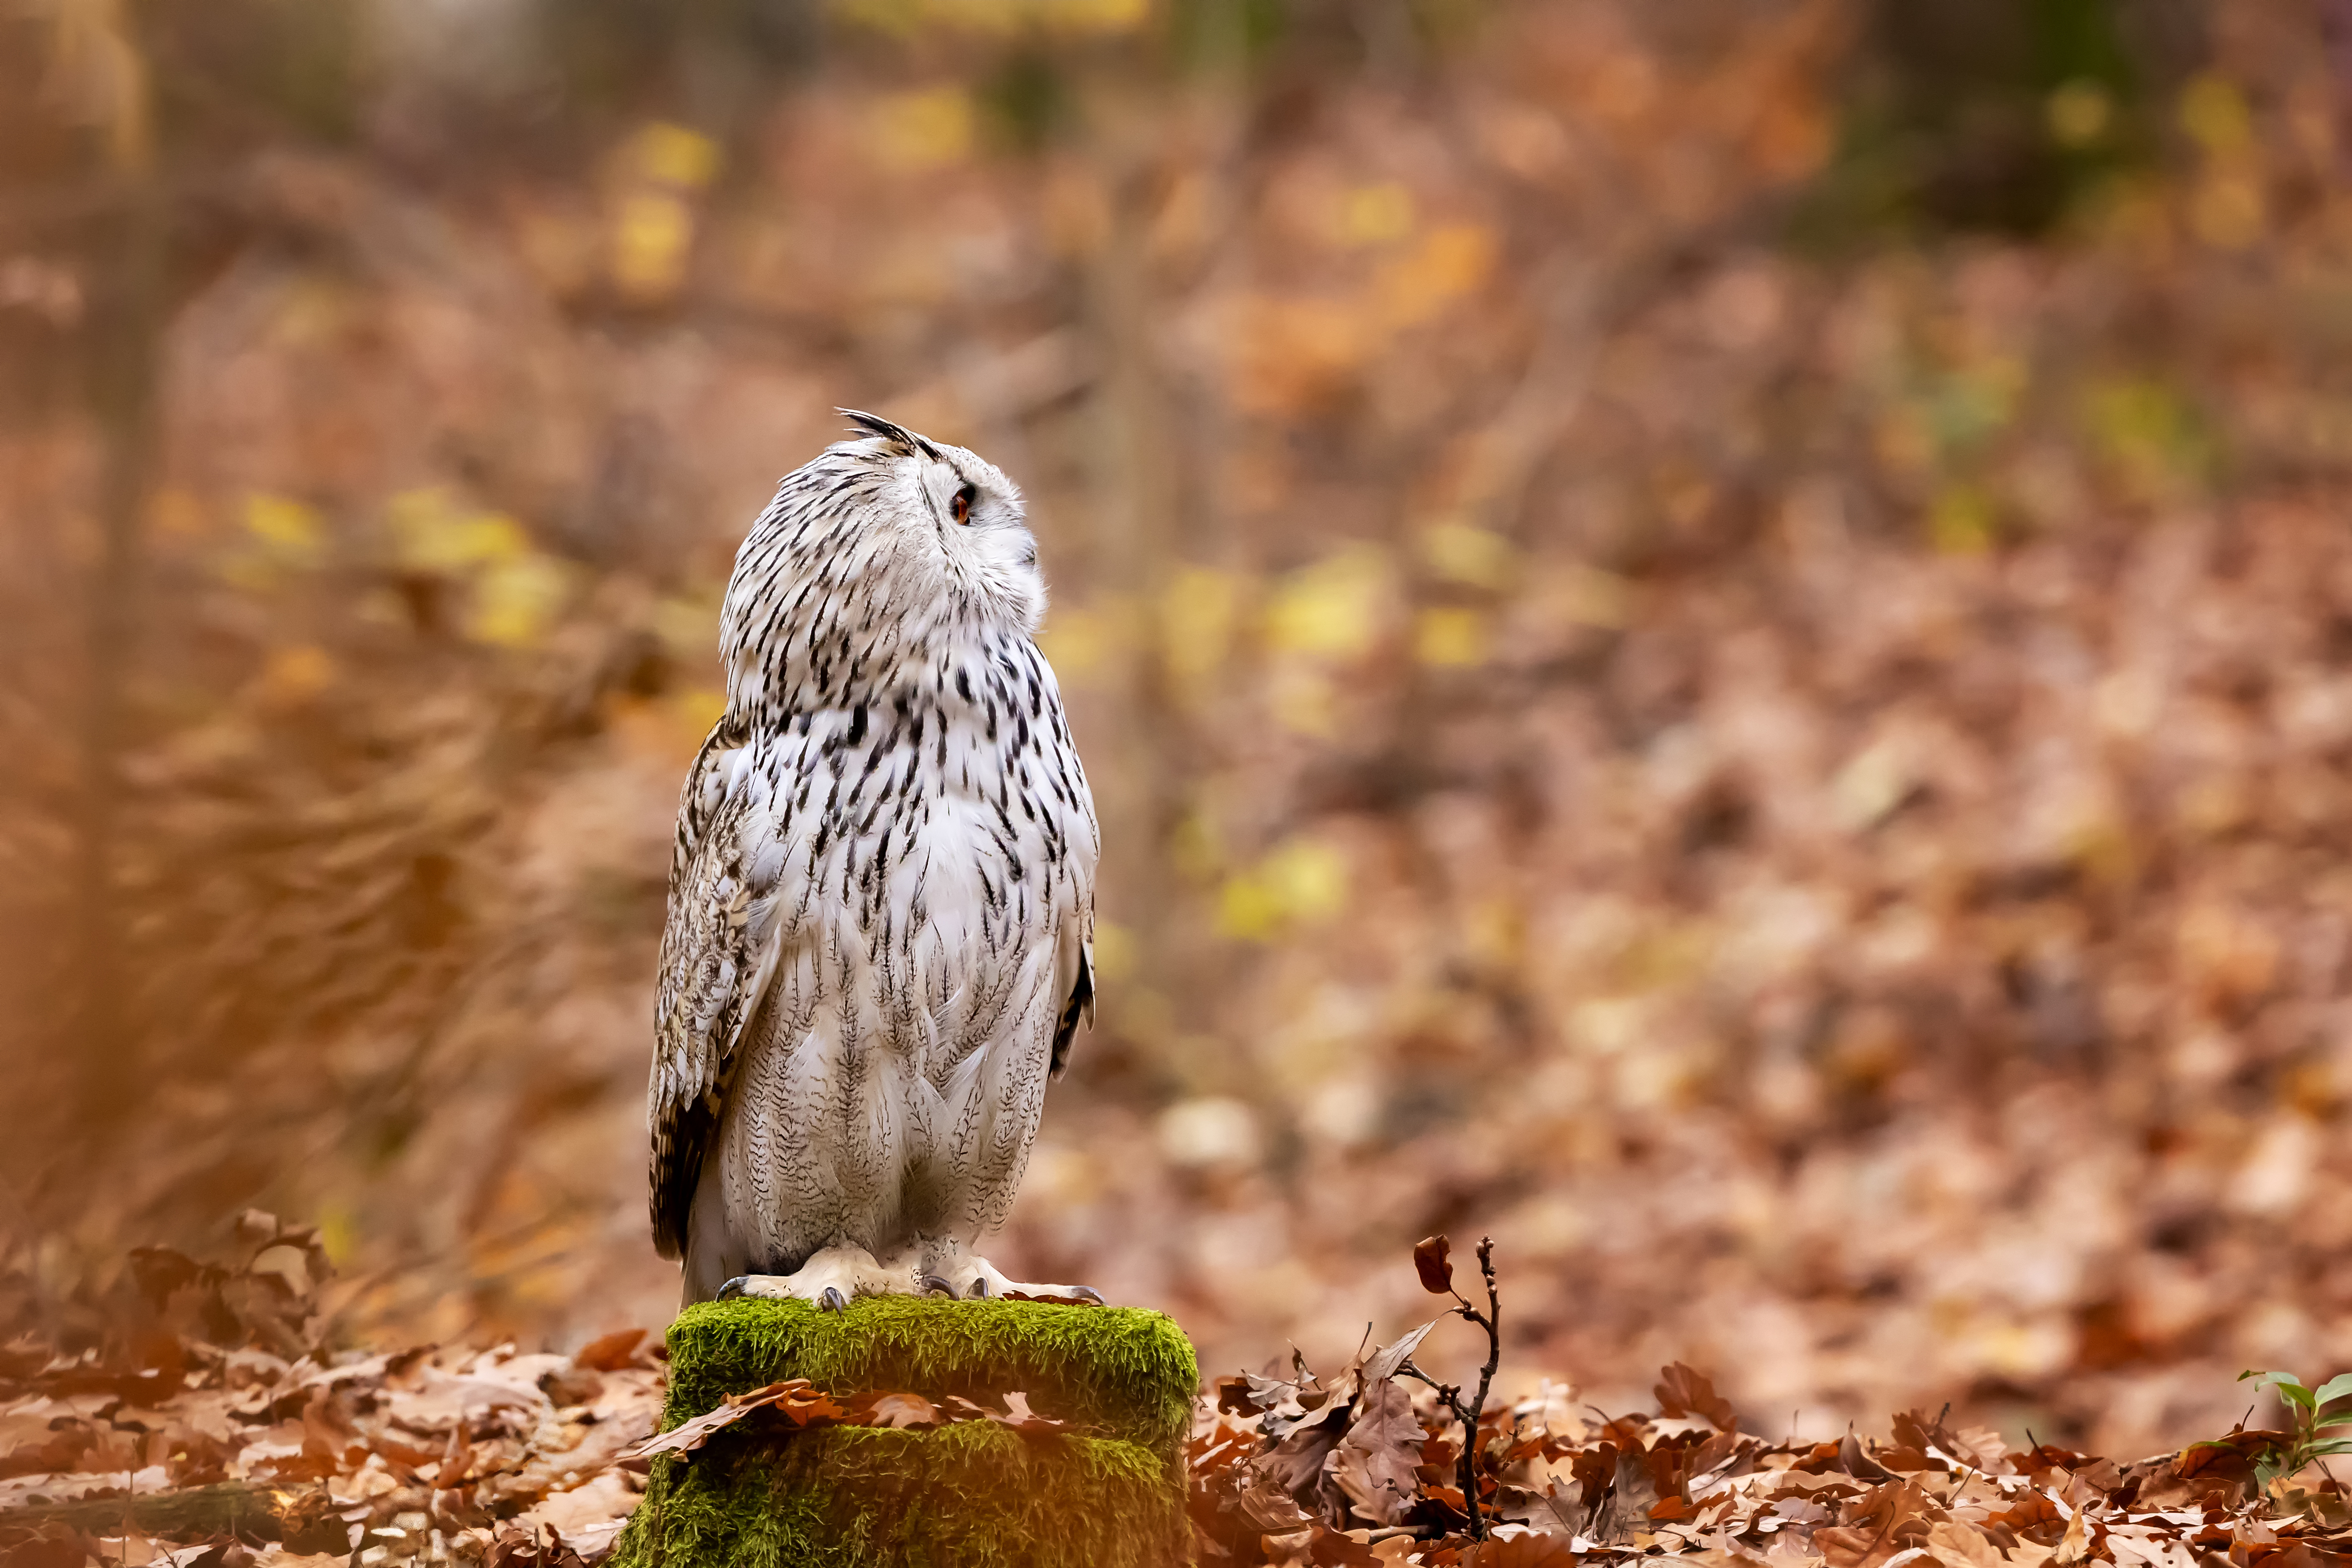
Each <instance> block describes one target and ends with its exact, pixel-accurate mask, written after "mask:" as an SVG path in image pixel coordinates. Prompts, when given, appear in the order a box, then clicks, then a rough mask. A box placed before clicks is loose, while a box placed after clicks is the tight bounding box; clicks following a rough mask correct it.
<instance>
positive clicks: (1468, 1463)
mask: <svg viewBox="0 0 2352 1568" xmlns="http://www.w3.org/2000/svg"><path fill="white" fill-rule="evenodd" d="M1451 1272H1452V1271H1451V1270H1447V1273H1448V1276H1449V1277H1450V1275H1451ZM1478 1272H1479V1274H1480V1275H1481V1276H1483V1277H1484V1278H1485V1280H1486V1311H1485V1312H1480V1311H1479V1310H1478V1309H1477V1308H1476V1307H1474V1306H1472V1305H1471V1304H1470V1302H1469V1301H1467V1300H1466V1299H1465V1298H1464V1296H1463V1294H1462V1292H1461V1291H1453V1292H1452V1294H1453V1296H1454V1303H1455V1304H1454V1315H1455V1316H1457V1317H1460V1318H1463V1319H1465V1320H1466V1321H1468V1322H1473V1323H1475V1324H1477V1325H1478V1326H1479V1327H1480V1328H1482V1329H1484V1330H1486V1365H1484V1366H1482V1367H1480V1368H1479V1369H1478V1394H1477V1396H1476V1397H1475V1399H1472V1400H1469V1401H1467V1402H1466V1403H1465V1401H1464V1399H1463V1397H1462V1389H1461V1387H1460V1385H1456V1384H1452V1383H1440V1382H1438V1381H1437V1379H1435V1378H1433V1377H1432V1376H1430V1375H1429V1374H1427V1373H1425V1372H1423V1370H1422V1369H1421V1368H1420V1367H1418V1366H1415V1365H1414V1364H1412V1362H1411V1361H1410V1360H1408V1361H1406V1362H1405V1364H1403V1365H1402V1366H1400V1367H1399V1368H1397V1371H1398V1373H1399V1374H1400V1375H1402V1376H1406V1377H1412V1378H1415V1379H1418V1380H1419V1381H1421V1382H1423V1383H1425V1384H1427V1385H1429V1386H1430V1387H1432V1388H1434V1389H1435V1390H1437V1397H1438V1401H1439V1403H1441V1404H1443V1405H1444V1406H1445V1407H1446V1409H1447V1410H1449V1411H1451V1412H1452V1413H1453V1416H1454V1419H1455V1420H1456V1421H1459V1422H1461V1423H1462V1458H1461V1459H1460V1460H1459V1461H1458V1462H1457V1464H1456V1466H1455V1469H1454V1479H1456V1480H1458V1481H1459V1482H1461V1484H1462V1511H1463V1512H1464V1513H1465V1514H1466V1515H1467V1516H1468V1517H1469V1521H1470V1536H1471V1539H1473V1540H1475V1541H1484V1540H1486V1516H1485V1514H1484V1513H1482V1512H1481V1511H1480V1510H1479V1507H1478V1437H1479V1431H1480V1427H1479V1424H1480V1422H1481V1421H1483V1420H1484V1419H1485V1417H1486V1395H1487V1392H1488V1390H1490V1389H1491V1388H1493V1386H1494V1384H1495V1373H1496V1370H1497V1369H1498V1368H1499V1367H1500V1366H1501V1365H1502V1364H1503V1331H1502V1320H1503V1300H1502V1295H1501V1293H1500V1291H1498V1290H1497V1289H1496V1283H1495V1239H1494V1238H1493V1237H1491V1236H1482V1237H1480V1238H1479V1239H1478Z"/></svg>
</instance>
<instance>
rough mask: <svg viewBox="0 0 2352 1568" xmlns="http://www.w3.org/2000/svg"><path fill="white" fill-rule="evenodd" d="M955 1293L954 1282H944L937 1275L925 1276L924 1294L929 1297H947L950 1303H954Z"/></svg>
mask: <svg viewBox="0 0 2352 1568" xmlns="http://www.w3.org/2000/svg"><path fill="white" fill-rule="evenodd" d="M955 1293H956V1288H955V1281H952V1280H942V1279H940V1277H939V1276H938V1275H937V1274H926V1275H924V1276H923V1294H925V1295H927V1296H945V1297H947V1298H948V1299H949V1300H950V1301H953V1300H954V1299H955Z"/></svg>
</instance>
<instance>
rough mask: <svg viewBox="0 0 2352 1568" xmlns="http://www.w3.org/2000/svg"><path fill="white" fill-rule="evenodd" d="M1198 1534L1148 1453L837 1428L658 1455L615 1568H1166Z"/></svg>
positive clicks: (1011, 1438)
mask: <svg viewBox="0 0 2352 1568" xmlns="http://www.w3.org/2000/svg"><path fill="white" fill-rule="evenodd" d="M1188 1537H1189V1531H1188V1528H1187V1526H1186V1524H1185V1521H1184V1511H1183V1494H1182V1491H1181V1489H1180V1487H1179V1485H1178V1484H1177V1483H1176V1481H1175V1479H1174V1478H1173V1477H1171V1474H1170V1472H1169V1470H1168V1469H1167V1467H1166V1466H1165V1465H1164V1464H1162V1463H1161V1461H1160V1458H1159V1457H1158V1456H1156V1455H1154V1454H1153V1453H1151V1452H1150V1450H1149V1449H1146V1448H1139V1447H1137V1446H1136V1445H1135V1444H1133V1443H1122V1442H1118V1441H1115V1440H1113V1439H1109V1438H1104V1437H1062V1436H1055V1437H1044V1438H1024V1437H1020V1436H1018V1435H1017V1434H1015V1433H1013V1431H1011V1430H1010V1429H1008V1428H1006V1427H1000V1426H997V1425H996V1424H994V1423H993V1422H985V1421H967V1422H961V1423H958V1424H957V1425H955V1426H952V1427H940V1428H939V1429H938V1430H936V1431H929V1432H901V1431H892V1430H889V1429H887V1428H885V1427H818V1428H816V1429H814V1430H813V1431H808V1432H803V1433H799V1434H797V1435H794V1436H792V1437H783V1438H781V1439H773V1438H761V1439H751V1440H740V1439H739V1440H736V1441H733V1442H730V1441H728V1440H726V1439H725V1438H723V1437H722V1438H721V1439H719V1440H718V1441H715V1442H713V1443H711V1444H709V1446H708V1447H706V1448H703V1449H701V1450H700V1451H699V1452H698V1453H696V1454H695V1455H693V1456H692V1457H691V1458H687V1459H672V1458H663V1459H660V1460H656V1463H655V1467H654V1473H653V1475H652V1476H651V1477H650V1478H649V1479H648V1484H647V1487H646V1496H645V1500H644V1501H643V1502H641V1503H640V1504H638V1506H637V1511H636V1513H635V1515H634V1516H633V1517H632V1518H631V1519H630V1521H629V1525H628V1529H627V1531H625V1533H624V1534H623V1536H622V1538H621V1542H620V1545H619V1549H618V1550H617V1552H615V1553H614V1558H613V1562H612V1568H656V1565H657V1564H658V1565H664V1568H668V1565H679V1568H682V1565H685V1564H693V1565H695V1568H704V1565H709V1568H787V1565H789V1568H802V1565H803V1564H806V1565H808V1568H881V1565H882V1564H893V1565H896V1564H908V1565H912V1564H918V1563H919V1564H923V1565H924V1568H1162V1565H1172V1564H1177V1563H1183V1562H1185V1561H1186V1560H1187V1558H1186V1552H1187V1546H1188Z"/></svg>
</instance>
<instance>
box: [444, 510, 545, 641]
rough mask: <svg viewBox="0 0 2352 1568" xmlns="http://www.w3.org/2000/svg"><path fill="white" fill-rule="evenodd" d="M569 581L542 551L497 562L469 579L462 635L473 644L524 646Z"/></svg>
mask: <svg viewBox="0 0 2352 1568" xmlns="http://www.w3.org/2000/svg"><path fill="white" fill-rule="evenodd" d="M501 520H502V519H501ZM570 586H571V583H570V575H569V574H568V573H567V572H566V571H565V570H563V567H562V564H561V563H560V562H557V561H553V560H550V559H548V558H547V557H545V556H540V555H526V556H521V557H518V558H516V559H509V560H501V561H499V562H497V563H496V564H494V565H492V566H490V567H489V568H488V570H485V571H483V573H482V574H481V576H480V577H479V578H478V580H476V581H475V584H474V605H473V613H472V614H471V616H469V617H468V618H467V625H466V634H467V636H469V637H471V638H473V639H474V641H476V642H478V643H495V644H497V645H499V646H500V647H507V648H528V647H530V646H531V645H532V644H534V643H537V642H538V641H539V640H540V639H541V637H542V636H543V635H545V634H546V632H547V628H548V626H549V624H550V623H551V622H553V621H554V619H555V615H556V612H557V611H559V610H560V609H562V605H563V600H564V596H565V592H566V591H567V590H568V589H569V588H570Z"/></svg>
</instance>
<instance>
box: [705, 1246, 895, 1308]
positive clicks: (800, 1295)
mask: <svg viewBox="0 0 2352 1568" xmlns="http://www.w3.org/2000/svg"><path fill="white" fill-rule="evenodd" d="M909 1261H911V1260H909ZM918 1288H919V1287H918V1286H917V1284H916V1276H915V1271H914V1270H913V1269H912V1268H908V1267H899V1268H892V1267H890V1266H888V1265H886V1264H882V1263H877V1262H876V1261H875V1259H874V1254H873V1253H871V1252H868V1251H867V1250H866V1249H865V1248H863V1247H857V1246H847V1245H845V1246H841V1247H827V1248H825V1249H823V1250H822V1251H819V1252H816V1253H814V1254H812V1255H811V1256H810V1258H809V1260H808V1261H807V1262H805V1263H803V1264H802V1265H801V1266H800V1267H799V1268H798V1269H796V1270H793V1272H791V1273H789V1274H739V1275H737V1276H736V1277H735V1278H734V1279H732V1280H730V1281H727V1282H726V1283H725V1284H723V1285H721V1286H719V1300H720V1301H728V1300H730V1299H732V1298H733V1297H736V1296H752V1297H757V1298H760V1299H761V1300H766V1301H814V1302H815V1303H816V1304H817V1306H819V1307H820V1308H822V1309H823V1310H824V1311H825V1312H839V1311H841V1309H842V1308H844V1307H845V1306H847V1305H848V1304H849V1303H850V1302H851V1301H856V1299H857V1298H858V1297H860V1296H908V1295H913V1294H914V1293H915V1292H916V1291H917V1290H918Z"/></svg>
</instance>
